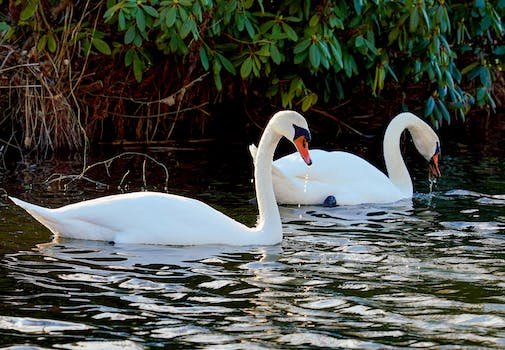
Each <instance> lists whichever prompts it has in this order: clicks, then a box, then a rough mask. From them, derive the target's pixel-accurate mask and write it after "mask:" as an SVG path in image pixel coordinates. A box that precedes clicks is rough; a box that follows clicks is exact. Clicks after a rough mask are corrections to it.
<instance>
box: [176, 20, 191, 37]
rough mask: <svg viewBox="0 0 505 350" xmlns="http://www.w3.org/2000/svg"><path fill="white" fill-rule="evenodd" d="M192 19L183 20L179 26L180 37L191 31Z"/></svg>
mask: <svg viewBox="0 0 505 350" xmlns="http://www.w3.org/2000/svg"><path fill="white" fill-rule="evenodd" d="M192 22H193V21H191V20H187V21H184V23H183V24H182V26H181V30H180V32H179V34H180V36H181V39H184V38H186V37H187V36H188V34H189V32H190V31H191V24H192Z"/></svg>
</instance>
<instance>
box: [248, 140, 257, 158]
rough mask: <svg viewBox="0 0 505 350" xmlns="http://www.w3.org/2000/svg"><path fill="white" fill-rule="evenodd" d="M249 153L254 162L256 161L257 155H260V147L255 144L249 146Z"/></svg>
mask: <svg viewBox="0 0 505 350" xmlns="http://www.w3.org/2000/svg"><path fill="white" fill-rule="evenodd" d="M249 153H251V157H252V159H253V162H255V161H256V154H257V153H258V147H256V145H255V144H254V143H252V144H250V145H249Z"/></svg>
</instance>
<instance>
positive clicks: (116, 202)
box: [16, 192, 252, 245]
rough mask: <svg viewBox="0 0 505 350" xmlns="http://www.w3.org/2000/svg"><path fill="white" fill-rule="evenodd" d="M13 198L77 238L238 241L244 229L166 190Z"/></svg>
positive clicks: (51, 225)
mask: <svg viewBox="0 0 505 350" xmlns="http://www.w3.org/2000/svg"><path fill="white" fill-rule="evenodd" d="M20 202H21V203H20ZM16 204H18V205H19V206H21V207H23V208H25V209H26V210H27V211H28V212H29V213H30V214H32V216H34V217H35V218H36V219H37V220H38V221H39V222H41V223H42V224H43V225H44V226H46V227H48V228H49V229H50V230H51V231H52V232H53V233H55V234H56V235H61V236H64V237H69V238H77V239H91V240H103V241H114V242H117V243H148V244H173V245H193V244H215V243H226V242H238V243H237V244H242V243H241V242H240V239H241V237H242V236H244V235H243V233H244V232H245V231H246V230H247V231H250V229H249V228H247V227H246V226H244V225H242V224H241V223H239V222H237V221H235V220H233V219H231V218H229V217H228V216H226V215H224V214H222V213H221V212H219V211H217V210H215V209H214V208H212V207H210V206H208V205H207V204H205V203H203V202H200V201H198V200H195V199H191V198H186V197H181V196H177V195H172V194H167V193H157V192H138V193H128V194H120V195H113V196H107V197H101V198H97V199H92V200H89V201H84V202H79V203H74V204H70V205H67V206H64V207H61V208H57V209H47V208H42V207H38V206H34V205H32V204H29V203H25V202H22V201H19V200H16ZM26 204H27V205H28V206H26ZM238 233H242V235H239V234H238ZM249 236H252V234H251V233H249Z"/></svg>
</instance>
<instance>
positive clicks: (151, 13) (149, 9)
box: [142, 5, 159, 18]
mask: <svg viewBox="0 0 505 350" xmlns="http://www.w3.org/2000/svg"><path fill="white" fill-rule="evenodd" d="M142 8H143V9H144V11H145V12H146V13H147V14H148V15H149V16H151V17H154V18H158V17H159V14H158V11H156V9H155V8H154V7H152V6H149V5H142Z"/></svg>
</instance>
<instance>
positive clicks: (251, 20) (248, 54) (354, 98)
mask: <svg viewBox="0 0 505 350" xmlns="http://www.w3.org/2000/svg"><path fill="white" fill-rule="evenodd" d="M0 4H1V5H0V6H1V13H0V43H1V45H0V87H1V90H2V94H1V95H0V134H1V144H2V145H3V146H2V147H3V148H2V152H5V150H9V149H18V150H21V149H22V150H23V151H24V152H26V151H32V152H36V153H37V154H42V155H45V154H47V153H48V152H50V151H54V150H76V149H82V147H83V146H85V145H91V146H94V145H97V144H98V143H106V144H108V143H112V144H123V145H131V144H144V145H151V146H152V145H161V146H162V145H166V144H167V143H169V142H173V141H178V140H184V141H188V140H192V139H202V138H208V137H212V138H222V137H227V138H231V139H233V138H236V139H237V140H240V139H241V138H242V137H243V135H244V133H256V132H257V130H258V129H257V128H261V127H262V126H264V125H265V123H266V120H267V119H268V117H269V116H270V115H271V114H272V113H273V112H275V111H277V110H279V109H283V108H290V109H297V110H300V111H302V112H303V113H304V114H305V115H306V116H308V117H309V120H310V124H311V127H312V128H313V129H314V131H315V132H316V133H319V134H320V135H321V137H322V139H323V140H325V139H328V140H330V139H331V140H333V139H334V138H335V134H337V133H338V132H339V131H341V130H346V131H349V132H355V133H358V134H367V133H371V131H372V130H377V129H379V128H383V125H384V124H385V123H387V121H388V120H389V119H390V118H391V117H392V116H394V115H395V114H397V113H398V112H400V111H402V110H409V111H412V112H414V113H417V114H418V115H420V116H422V117H423V118H425V119H426V120H428V121H429V122H430V123H431V124H432V125H433V126H434V127H435V128H439V127H441V126H442V125H454V124H455V123H456V124H457V123H461V122H465V121H466V119H467V116H468V115H471V118H474V119H479V118H482V117H483V116H491V118H493V117H492V116H493V115H494V113H495V112H496V111H497V110H500V109H503V105H504V100H505V98H504V96H505V83H504V75H503V68H504V55H505V43H504V40H503V36H504V28H503V22H502V17H503V16H504V14H505V0H499V1H486V0H477V1H444V0H439V1H429V0H425V1H417V0H416V1H412V0H410V1H379V0H376V1H372V0H354V1H307V0H283V1H254V0H219V1H212V0H165V1H157V0H153V1H147V0H138V1H132V0H119V1H118V0H109V1H106V2H105V1H95V0H82V1H69V0H63V1H54V0H29V1H25V0H10V1H5V0H3V1H1V2H0ZM322 143H324V141H323V142H322Z"/></svg>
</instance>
